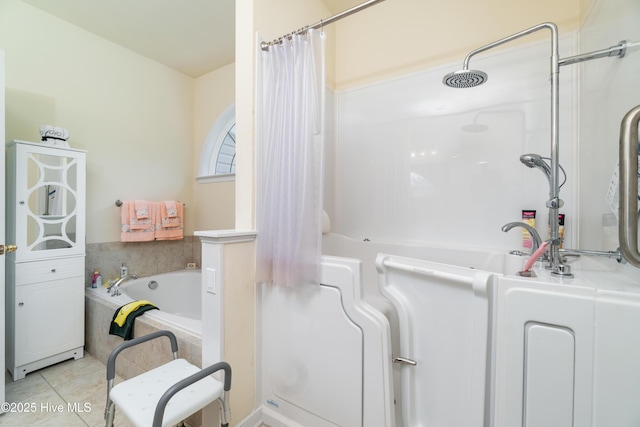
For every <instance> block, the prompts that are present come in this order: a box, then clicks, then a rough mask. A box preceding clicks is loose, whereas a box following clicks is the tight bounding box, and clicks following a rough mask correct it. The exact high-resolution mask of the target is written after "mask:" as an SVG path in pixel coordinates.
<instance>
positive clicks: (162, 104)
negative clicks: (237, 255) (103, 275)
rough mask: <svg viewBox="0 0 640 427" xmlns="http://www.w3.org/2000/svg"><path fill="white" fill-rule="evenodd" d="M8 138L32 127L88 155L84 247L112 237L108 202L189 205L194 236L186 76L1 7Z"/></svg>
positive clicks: (19, 7)
mask: <svg viewBox="0 0 640 427" xmlns="http://www.w3.org/2000/svg"><path fill="white" fill-rule="evenodd" d="M0 48H3V49H5V51H6V116H7V127H6V129H7V139H8V140H10V139H14V138H15V139H25V140H32V141H38V140H39V132H38V129H39V126H40V125H43V124H51V125H56V126H61V127H64V128H67V129H69V130H70V132H71V138H70V140H69V142H70V144H71V146H72V147H74V148H80V149H84V150H88V155H87V188H88V191H87V243H95V242H112V241H119V240H120V233H119V228H120V227H119V222H120V221H119V209H118V208H117V207H116V206H115V204H114V202H115V200H116V199H122V200H124V199H133V198H145V199H150V200H165V199H178V200H182V201H184V202H186V203H187V210H186V216H187V218H186V230H185V232H186V234H193V226H194V221H193V216H192V211H191V210H190V209H189V206H191V205H192V204H193V203H194V201H193V199H192V185H193V178H194V173H193V168H192V158H193V155H192V150H193V147H192V140H193V116H194V112H193V109H194V102H193V85H194V83H193V79H192V78H190V77H188V76H185V75H183V74H181V73H178V72H177V71H174V70H171V69H169V68H167V67H165V66H163V65H160V64H158V63H156V62H154V61H151V60H149V59H147V58H144V57H142V56H140V55H138V54H136V53H134V52H131V51H129V50H126V49H123V48H121V47H119V46H117V45H115V44H113V43H111V42H108V41H106V40H104V39H101V38H99V37H96V36H94V35H92V34H91V33H88V32H86V31H84V30H82V29H80V28H78V27H75V26H73V25H70V24H68V23H66V22H64V21H62V20H60V19H57V18H55V17H53V16H51V15H49V14H47V13H45V12H42V11H40V10H38V9H36V8H33V7H32V6H29V5H27V4H25V3H23V2H21V1H18V0H2V2H0Z"/></svg>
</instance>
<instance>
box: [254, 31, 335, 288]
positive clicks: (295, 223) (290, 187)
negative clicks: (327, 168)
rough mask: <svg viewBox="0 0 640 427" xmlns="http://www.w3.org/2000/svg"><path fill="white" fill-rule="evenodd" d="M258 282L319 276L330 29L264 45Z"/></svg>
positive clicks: (260, 84)
mask: <svg viewBox="0 0 640 427" xmlns="http://www.w3.org/2000/svg"><path fill="white" fill-rule="evenodd" d="M260 52H261V53H260V58H259V76H258V100H257V112H256V114H257V131H258V133H257V175H256V184H257V217H256V225H257V231H258V236H257V240H256V245H257V255H256V262H257V265H256V281H257V282H267V283H274V284H277V285H284V286H295V285H304V284H316V283H319V276H320V257H321V238H322V191H323V188H322V187H323V185H322V184H323V152H324V97H325V95H324V93H325V84H324V82H325V75H324V67H325V36H324V33H322V32H319V31H316V30H309V31H308V32H307V34H306V35H296V36H293V38H292V39H291V40H285V41H284V42H283V43H282V44H279V45H274V46H271V47H270V48H269V50H268V51H260Z"/></svg>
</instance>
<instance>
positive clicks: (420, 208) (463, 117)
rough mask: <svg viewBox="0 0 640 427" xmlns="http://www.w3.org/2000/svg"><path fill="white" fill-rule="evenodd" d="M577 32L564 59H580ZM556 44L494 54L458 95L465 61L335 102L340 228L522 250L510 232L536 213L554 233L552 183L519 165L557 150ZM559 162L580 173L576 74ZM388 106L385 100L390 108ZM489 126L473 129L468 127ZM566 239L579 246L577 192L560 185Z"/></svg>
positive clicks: (566, 39) (568, 81)
mask: <svg viewBox="0 0 640 427" xmlns="http://www.w3.org/2000/svg"><path fill="white" fill-rule="evenodd" d="M576 40H577V37H576V34H575V33H568V34H563V35H561V36H560V55H561V56H562V57H565V56H570V55H572V54H574V53H576V48H575V45H576ZM549 54H550V52H549V40H548V39H546V40H543V41H539V42H531V43H528V44H524V45H518V46H513V47H509V46H506V48H505V49H504V50H500V51H497V50H496V51H494V52H486V53H483V54H481V55H478V56H477V57H474V58H473V60H472V65H473V68H476V69H480V70H484V71H486V72H487V73H488V74H489V80H488V82H487V83H486V84H484V85H482V86H478V87H475V88H470V89H464V90H462V89H453V88H449V87H446V86H444V85H443V84H442V77H443V76H444V75H445V74H447V73H449V72H451V71H454V70H457V69H459V67H460V63H461V62H462V59H463V58H462V57H461V58H460V63H455V64H450V65H447V66H444V67H437V68H432V69H429V70H426V71H424V72H419V73H415V74H411V75H406V76H403V77H399V78H395V79H390V80H387V81H383V82H380V83H376V84H373V85H370V86H366V87H362V88H356V89H352V90H347V91H344V92H339V93H337V94H336V100H337V101H336V102H337V113H338V114H337V119H336V135H337V137H336V142H335V165H334V169H333V170H334V171H335V174H336V177H335V181H334V182H335V186H334V188H333V191H334V192H335V205H334V208H335V217H332V218H331V219H332V230H333V231H334V232H336V233H340V234H344V235H348V236H353V237H356V238H358V239H363V238H370V239H372V240H375V239H378V240H379V239H385V240H388V239H404V240H412V241H416V240H417V241H428V242H431V243H434V244H439V245H465V246H467V247H469V246H471V247H484V248H486V247H488V246H489V247H493V248H501V249H507V250H510V249H518V248H521V247H522V237H521V234H520V233H518V232H517V230H513V231H511V232H509V233H503V232H502V231H500V227H501V226H502V225H503V224H505V223H507V222H509V221H517V220H520V219H521V210H522V209H536V210H537V211H538V217H537V228H538V230H539V231H540V233H541V234H542V235H545V236H546V234H547V220H548V209H547V208H546V207H545V203H546V201H547V200H548V189H549V187H548V182H547V179H546V177H545V176H544V174H543V173H541V172H540V171H539V170H534V169H530V168H527V167H526V166H524V165H523V164H522V163H520V161H519V157H520V155H521V154H524V153H538V154H541V155H543V156H549V153H550V140H549V135H550V113H549V103H550V100H549V98H550V89H549ZM560 85H561V91H560V93H561V96H560V135H561V140H562V142H561V144H560V160H561V164H562V166H563V167H564V168H565V170H566V172H567V175H568V176H569V177H572V176H573V174H574V170H575V165H574V162H573V160H572V159H573V158H574V157H573V151H574V144H575V138H574V136H575V132H574V125H573V124H574V123H575V118H574V115H575V111H574V109H573V107H574V101H575V99H574V98H575V93H576V91H575V85H576V81H575V79H574V75H573V71H572V70H570V69H568V67H564V68H563V70H562V71H561V73H560ZM381 99H383V100H385V101H384V102H380V100H381ZM473 123H477V124H480V125H484V126H486V130H485V131H484V132H475V133H473V132H468V131H466V130H465V128H464V127H465V126H466V125H471V124H473ZM561 196H562V198H563V200H564V201H565V206H564V208H563V209H562V210H561V211H562V212H563V213H565V214H566V215H567V222H566V226H565V227H566V228H565V237H566V239H567V242H566V246H567V247H575V246H573V242H574V237H575V234H576V233H574V232H573V230H574V228H575V219H574V214H573V213H574V211H575V208H574V203H575V196H574V194H573V189H572V188H570V185H565V186H564V187H563V188H562V191H561Z"/></svg>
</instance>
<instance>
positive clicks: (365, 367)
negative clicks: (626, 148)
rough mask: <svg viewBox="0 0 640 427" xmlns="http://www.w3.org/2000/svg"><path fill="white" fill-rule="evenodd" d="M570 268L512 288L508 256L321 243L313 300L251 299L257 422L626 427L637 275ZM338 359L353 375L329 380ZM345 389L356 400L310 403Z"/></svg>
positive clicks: (293, 295) (603, 262)
mask: <svg viewBox="0 0 640 427" xmlns="http://www.w3.org/2000/svg"><path fill="white" fill-rule="evenodd" d="M567 259H568V263H569V264H570V265H571V266H572V270H573V272H574V275H575V277H574V278H559V277H555V276H551V275H550V273H549V271H548V270H546V269H545V263H542V262H537V263H536V264H535V266H534V268H533V270H534V272H535V274H536V277H521V276H518V275H517V274H516V273H517V272H518V271H519V270H520V269H521V268H522V266H523V265H524V263H525V262H526V260H527V257H526V256H516V255H510V254H508V253H507V251H506V250H500V249H491V250H482V249H473V248H455V247H437V246H429V245H424V244H422V245H421V244H406V243H393V242H375V241H364V240H356V239H352V238H349V237H345V236H341V235H337V234H326V235H324V236H323V258H322V281H321V285H320V287H319V289H306V288H302V289H299V290H293V289H281V288H274V287H269V286H265V287H264V288H263V289H262V299H263V305H262V307H263V317H262V319H263V324H264V327H265V330H264V332H263V333H264V337H263V341H262V346H263V348H264V349H265V351H264V358H265V360H264V366H266V367H267V372H269V374H268V375H267V376H265V378H264V383H263V396H264V398H265V400H264V402H263V403H264V407H265V409H264V411H265V413H267V414H269V416H271V417H272V418H271V419H270V420H272V421H274V424H276V421H279V420H280V418H278V417H280V416H281V417H284V419H285V420H286V421H283V422H284V423H285V425H289V424H287V422H289V421H290V422H291V425H297V424H299V425H305V426H309V427H328V426H335V425H366V426H368V427H369V426H372V427H373V426H375V427H378V426H379V427H391V426H394V427H409V426H414V425H454V424H455V425H465V426H473V427H475V426H480V425H489V426H493V427H511V426H514V425H523V420H526V425H567V426H569V425H584V426H600V425H614V424H615V425H635V424H634V422H635V421H633V420H637V419H640V407H638V406H637V404H636V402H635V400H636V399H635V397H636V396H638V395H639V394H640V365H639V364H638V363H637V360H638V358H640V338H638V337H637V336H638V334H637V330H636V329H637V325H638V324H640V269H635V268H633V267H631V266H629V265H628V264H627V265H623V264H618V263H617V262H616V261H615V260H613V259H599V258H591V257H585V256H582V257H579V258H578V257H575V258H573V257H571V258H567ZM359 296H362V301H358V297H359ZM294 300H297V302H296V303H295V304H294ZM376 312H377V313H379V314H381V315H382V320H385V319H386V322H384V321H381V318H380V316H376ZM356 315H359V316H360V317H361V318H360V319H357V318H356ZM385 323H386V324H385ZM364 326H366V327H368V328H369V330H371V331H372V332H370V333H369V335H367V331H366V329H365V328H364ZM348 333H349V334H351V335H348ZM372 342H374V343H376V344H377V346H376V347H375V348H371V349H366V350H361V349H364V347H363V345H367V343H372ZM523 344H524V345H523ZM349 345H351V346H352V347H353V348H350V347H349ZM336 354H339V355H340V356H341V357H340V358H338V359H339V360H348V361H349V363H351V365H349V366H348V369H345V370H343V371H341V373H340V374H339V375H335V376H332V375H333V372H334V371H336V372H338V370H339V369H341V368H344V367H343V366H340V365H339V366H328V365H327V364H328V363H329V362H328V361H331V360H333V359H334V357H333V356H334V355H336ZM314 355H319V356H317V357H316V358H314ZM377 355H382V359H379V358H377V359H375V360H367V357H369V358H370V359H371V358H372V357H373V356H377ZM392 358H394V359H398V358H401V359H404V360H405V361H406V360H408V361H416V362H417V364H416V365H414V366H412V365H411V364H409V363H403V362H400V363H397V362H396V363H392ZM354 373H357V374H358V375H360V373H362V376H358V375H356V374H354ZM335 384H340V387H336V386H335ZM343 389H344V390H347V389H348V390H362V391H363V392H362V394H360V395H358V393H357V392H355V391H351V392H350V393H349V395H350V396H351V395H353V396H356V397H358V399H355V398H353V399H352V400H351V401H349V403H348V404H342V403H341V402H342V401H343V400H344V399H343V398H340V399H335V401H334V402H332V404H331V405H326V406H322V405H321V404H320V403H321V402H325V401H327V400H329V399H328V398H327V396H334V395H337V394H338V391H342V390H343ZM389 390H390V393H387V391H389ZM367 392H369V396H368V395H367ZM376 393H377V394H376ZM345 401H346V400H345ZM383 407H384V408H385V410H384V411H383V410H380V409H379V408H383ZM352 408H356V409H358V410H359V412H358V411H353V412H358V413H356V414H353V413H349V410H350V409H352ZM373 410H379V416H378V417H372V418H371V419H369V420H365V419H364V418H357V416H358V415H359V414H362V415H363V417H364V416H366V414H368V413H370V412H372V411H373ZM348 416H350V417H351V418H347V417H348ZM555 419H562V420H566V421H567V422H566V423H561V424H558V423H554V422H553V421H554V420H555ZM340 420H353V421H351V422H347V421H343V422H340ZM571 420H576V422H575V423H572V421H571ZM620 420H623V421H624V422H622V423H620V422H619V421H620ZM296 423H297V424H296Z"/></svg>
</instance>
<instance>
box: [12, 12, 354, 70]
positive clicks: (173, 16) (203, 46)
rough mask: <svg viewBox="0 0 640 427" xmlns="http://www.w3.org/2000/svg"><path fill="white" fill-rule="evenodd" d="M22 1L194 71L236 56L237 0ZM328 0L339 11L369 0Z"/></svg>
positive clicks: (142, 51)
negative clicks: (184, 0) (185, 0)
mask: <svg viewBox="0 0 640 427" xmlns="http://www.w3.org/2000/svg"><path fill="white" fill-rule="evenodd" d="M22 1H23V2H25V3H28V4H30V5H32V6H34V7H36V8H38V9H41V10H43V11H45V12H48V13H50V14H52V15H54V16H56V17H58V18H60V19H63V20H65V21H67V22H69V23H71V24H74V25H76V26H78V27H80V28H83V29H84V30H86V31H89V32H91V33H93V34H96V35H98V36H100V37H102V38H105V39H107V40H110V41H112V42H113V43H116V44H118V45H120V46H123V47H125V48H127V49H130V50H132V51H134V52H137V53H139V54H141V55H143V56H146V57H148V58H151V59H153V60H155V61H157V62H160V63H162V64H165V65H166V66H168V67H170V68H173V69H175V70H178V71H180V72H182V73H184V74H186V75H188V76H191V77H199V76H202V75H204V74H206V73H208V72H210V71H213V70H215V69H217V68H220V67H223V66H225V65H227V64H230V63H232V62H234V60H235V0H189V1H187V2H183V1H176V0H135V1H133V0H108V1H105V0H102V1H98V0H22ZM322 1H323V3H324V4H325V6H326V7H327V9H329V11H330V13H332V14H334V13H338V12H340V11H343V10H346V9H349V8H350V7H353V6H355V5H356V4H358V3H361V2H362V1H363V0H322ZM322 18H326V17H319V18H318V20H320V19H322ZM315 22H317V21H314V22H309V24H314V23H315Z"/></svg>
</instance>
